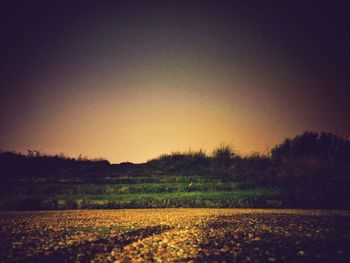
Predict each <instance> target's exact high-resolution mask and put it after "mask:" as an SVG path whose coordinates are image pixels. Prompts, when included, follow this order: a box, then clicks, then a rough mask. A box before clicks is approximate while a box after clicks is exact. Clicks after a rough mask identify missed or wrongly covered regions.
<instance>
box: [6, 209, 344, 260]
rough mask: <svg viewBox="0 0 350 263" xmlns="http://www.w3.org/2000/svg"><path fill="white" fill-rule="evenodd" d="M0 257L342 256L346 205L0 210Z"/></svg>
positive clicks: (285, 258) (320, 257)
mask: <svg viewBox="0 0 350 263" xmlns="http://www.w3.org/2000/svg"><path fill="white" fill-rule="evenodd" d="M0 227H1V230H0V262H174V261H176V262H215V261H216V262H350V211H338V210H289V209H279V210H271V209H181V208H180V209H142V210H137V209H130V210H70V211H39V212H1V213H0Z"/></svg>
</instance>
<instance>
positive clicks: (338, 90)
mask: <svg viewBox="0 0 350 263" xmlns="http://www.w3.org/2000/svg"><path fill="white" fill-rule="evenodd" d="M282 2H283V3H282ZM8 3H9V4H8V5H6V4H2V6H1V18H0V19H1V26H0V28H1V38H2V41H1V44H0V45H1V49H0V58H1V60H0V124H1V132H0V148H1V149H2V150H15V151H21V152H23V153H25V152H26V150H27V149H36V150H42V151H43V152H45V153H49V154H56V153H61V152H62V153H64V154H66V155H68V156H71V157H76V156H78V155H79V154H82V155H85V156H88V157H104V158H107V159H108V160H110V161H111V162H114V163H117V162H122V161H131V162H143V161H146V160H148V159H150V158H153V157H156V156H158V155H160V154H162V153H170V152H172V151H184V150H189V149H192V150H199V149H206V150H207V151H210V150H212V149H213V148H214V147H215V146H218V145H219V144H221V143H226V144H231V145H233V146H234V147H235V149H236V150H237V151H238V152H239V153H243V154H248V153H251V152H252V151H259V152H266V151H267V149H268V148H271V147H273V146H274V145H275V144H277V143H280V142H281V141H282V140H283V139H284V138H285V137H287V136H289V137H291V136H294V135H296V134H297V133H301V132H303V131H305V130H312V131H326V132H334V133H336V134H339V135H343V136H346V135H350V107H349V105H350V103H349V101H350V86H349V84H350V34H349V28H350V27H349V26H350V18H349V14H348V10H349V9H348V8H346V6H344V5H341V4H340V3H341V2H340V1H339V2H337V1H327V2H326V1H324V2H323V1H8ZM10 3H11V4H10Z"/></svg>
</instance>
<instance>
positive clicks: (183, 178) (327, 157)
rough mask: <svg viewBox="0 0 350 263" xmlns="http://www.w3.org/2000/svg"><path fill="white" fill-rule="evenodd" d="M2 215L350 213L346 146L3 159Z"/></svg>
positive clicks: (325, 142) (296, 143)
mask: <svg viewBox="0 0 350 263" xmlns="http://www.w3.org/2000/svg"><path fill="white" fill-rule="evenodd" d="M0 167H1V168H0V169H1V175H2V178H1V180H2V182H3V183H2V186H1V189H0V190H1V201H0V209H60V208H123V207H124V208H132V207H315V208H316V207H317V208H350V198H349V194H348V189H349V187H350V141H349V140H346V139H344V138H342V137H340V136H337V135H334V134H330V133H321V134H318V133H315V132H304V133H303V134H300V135H297V136H296V137H294V138H292V139H290V138H287V139H285V140H284V141H283V142H282V143H281V144H279V145H277V146H275V147H274V148H273V149H272V150H271V151H270V153H269V154H268V155H261V154H258V153H256V154H251V155H248V156H241V155H239V154H237V153H236V152H235V151H234V150H233V148H232V147H230V146H227V145H221V146H219V147H218V148H216V149H215V150H214V151H213V152H211V153H209V154H208V153H206V152H204V151H195V152H193V151H189V152H175V153H172V154H164V155H161V156H160V157H158V158H155V159H152V160H149V161H148V162H146V163H143V164H132V163H128V162H127V163H121V164H110V163H109V162H108V161H106V160H103V159H94V160H91V159H87V158H82V157H79V158H68V157H65V156H63V155H55V156H48V155H43V154H41V153H40V152H37V151H28V154H27V155H22V154H19V153H15V152H3V151H2V152H0Z"/></svg>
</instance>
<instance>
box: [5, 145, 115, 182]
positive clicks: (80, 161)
mask: <svg viewBox="0 0 350 263" xmlns="http://www.w3.org/2000/svg"><path fill="white" fill-rule="evenodd" d="M109 165H110V163H109V162H108V161H107V160H104V159H101V158H100V159H88V158H86V157H83V156H79V157H78V158H69V157H66V156H64V155H63V154H60V155H47V154H43V153H41V152H40V151H36V150H28V154H27V155H23V154H21V153H17V152H10V151H0V171H1V179H2V180H3V181H4V180H5V181H6V180H8V179H12V178H23V177H46V176H60V175H61V174H65V173H64V172H66V171H74V170H76V169H81V168H82V167H90V169H91V168H92V167H96V168H97V169H98V167H105V166H109Z"/></svg>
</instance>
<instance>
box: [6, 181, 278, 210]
mask: <svg viewBox="0 0 350 263" xmlns="http://www.w3.org/2000/svg"><path fill="white" fill-rule="evenodd" d="M104 180H105V181H107V182H109V183H93V182H89V180H88V179H86V178H84V179H81V180H78V178H70V179H62V178H60V179H58V180H54V179H42V180H39V179H38V178H35V180H34V179H33V180H30V179H27V181H25V182H23V181H21V182H12V183H11V184H8V185H7V187H6V188H4V189H3V190H2V191H1V201H0V208H2V209H3V210H12V209H13V210H18V209H19V210H23V209H24V210H33V209H74V208H98V209H102V208H160V207H268V206H278V205H279V201H278V200H279V198H280V196H281V194H282V192H281V190H280V189H278V188H276V187H266V186H265V187H264V186H259V187H246V182H240V183H238V182H230V181H224V180H222V179H220V178H212V177H207V176H196V175H194V176H181V175H176V176H175V175H149V176H127V175H123V176H115V177H113V178H112V179H111V178H105V179H104ZM77 182H79V183H77Z"/></svg>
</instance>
